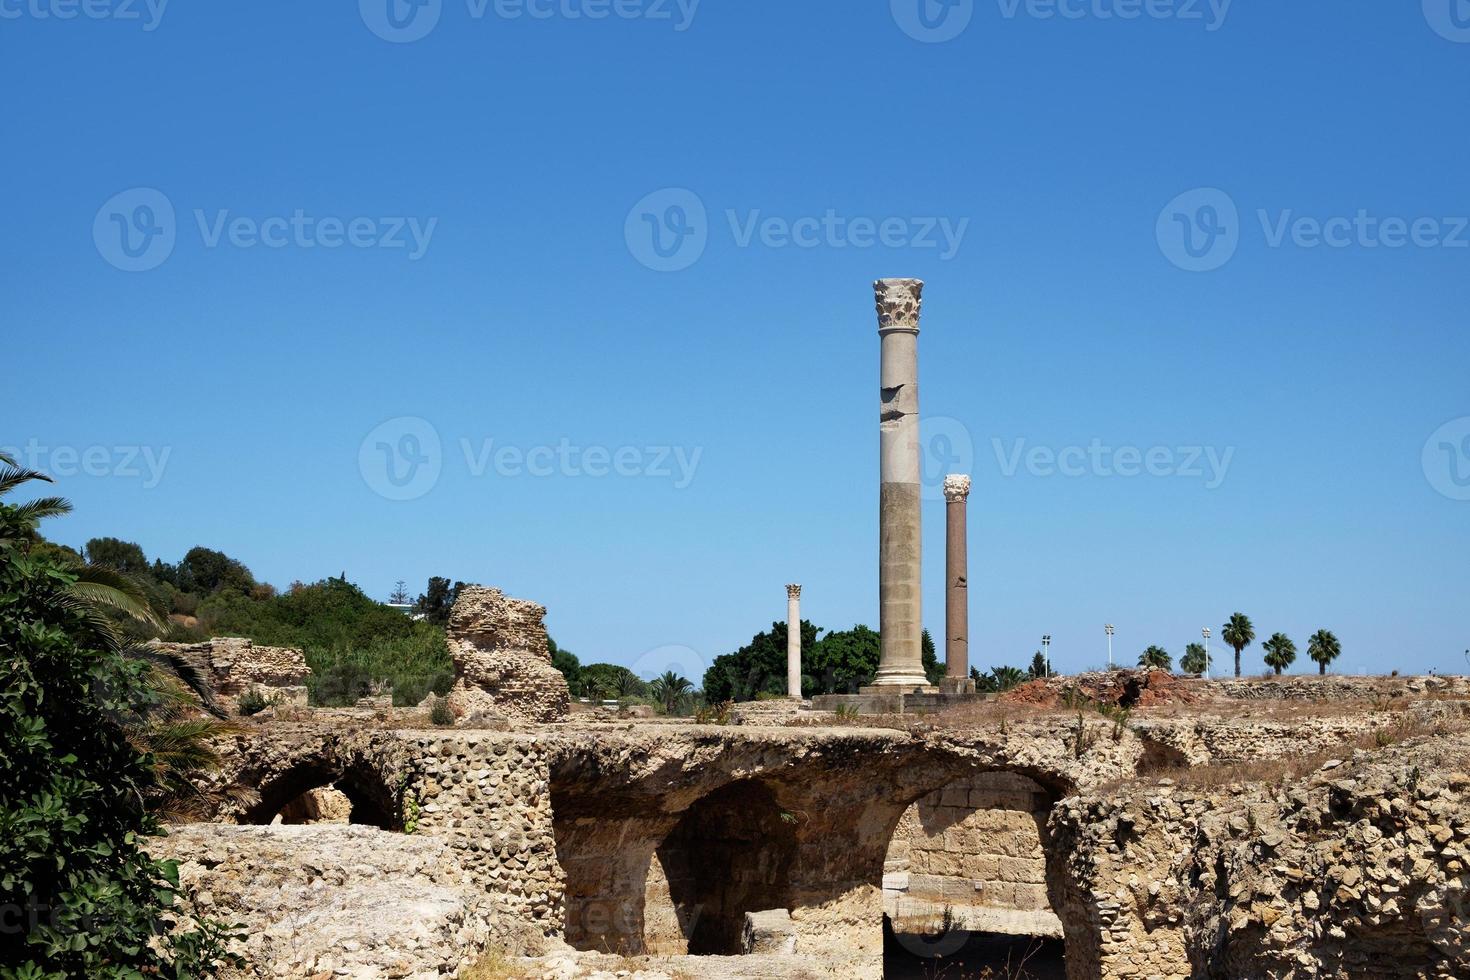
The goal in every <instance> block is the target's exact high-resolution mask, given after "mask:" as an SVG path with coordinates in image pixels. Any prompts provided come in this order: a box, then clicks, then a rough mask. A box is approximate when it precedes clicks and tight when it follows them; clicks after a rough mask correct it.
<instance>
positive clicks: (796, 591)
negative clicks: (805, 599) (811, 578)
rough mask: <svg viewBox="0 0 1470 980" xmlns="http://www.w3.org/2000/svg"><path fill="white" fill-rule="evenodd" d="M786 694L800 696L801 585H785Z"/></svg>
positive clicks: (793, 696) (798, 697)
mask: <svg viewBox="0 0 1470 980" xmlns="http://www.w3.org/2000/svg"><path fill="white" fill-rule="evenodd" d="M786 696H787V697H791V698H797V699H800V698H801V586H799V585H788V586H786Z"/></svg>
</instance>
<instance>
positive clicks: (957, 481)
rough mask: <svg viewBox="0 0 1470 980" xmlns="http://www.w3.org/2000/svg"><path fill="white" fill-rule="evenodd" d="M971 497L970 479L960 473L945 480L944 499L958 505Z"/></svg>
mask: <svg viewBox="0 0 1470 980" xmlns="http://www.w3.org/2000/svg"><path fill="white" fill-rule="evenodd" d="M969 496H970V478H969V477H968V476H964V475H963V474H960V473H951V474H950V475H949V476H946V477H945V478H944V499H945V500H948V501H949V502H950V503H958V502H959V501H961V500H964V499H966V498H967V497H969Z"/></svg>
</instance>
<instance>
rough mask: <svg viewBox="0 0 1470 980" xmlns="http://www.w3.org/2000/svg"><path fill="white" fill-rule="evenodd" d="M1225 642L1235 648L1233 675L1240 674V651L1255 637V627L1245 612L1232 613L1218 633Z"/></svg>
mask: <svg viewBox="0 0 1470 980" xmlns="http://www.w3.org/2000/svg"><path fill="white" fill-rule="evenodd" d="M1220 635H1221V636H1223V637H1224V638H1225V642H1226V643H1228V644H1230V645H1231V646H1232V647H1234V648H1235V676H1236V677H1239V676H1240V651H1242V650H1244V649H1245V648H1246V647H1248V646H1250V645H1251V642H1252V641H1253V640H1255V638H1256V628H1255V627H1254V626H1252V625H1251V618H1250V617H1249V616H1247V615H1246V614H1245V613H1233V614H1232V615H1231V617H1230V622H1228V623H1226V624H1225V628H1224V631H1223V632H1222V633H1221V634H1220Z"/></svg>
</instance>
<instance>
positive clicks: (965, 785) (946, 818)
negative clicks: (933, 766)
mask: <svg viewBox="0 0 1470 980" xmlns="http://www.w3.org/2000/svg"><path fill="white" fill-rule="evenodd" d="M1052 802H1053V797H1052V795H1051V794H1049V793H1047V792H1046V790H1045V789H1043V788H1042V787H1041V786H1040V785H1039V784H1038V783H1037V782H1035V781H1034V780H1032V779H1028V778H1027V777H1025V776H1022V775H1020V774H1018V773H1008V772H986V773H980V774H978V775H975V776H970V777H967V778H964V779H959V780H956V781H955V782H952V783H950V784H949V785H948V786H946V787H944V788H943V789H941V790H937V791H936V792H933V793H930V794H929V795H928V796H926V797H924V798H923V799H922V800H920V801H919V802H918V803H915V804H914V805H913V806H911V807H909V808H908V809H907V810H906V811H904V815H903V818H902V819H901V820H900V821H899V824H898V829H897V830H895V831H894V835H893V841H892V843H890V844H889V847H888V857H887V860H886V861H885V862H884V868H883V905H884V912H885V913H886V914H887V915H888V918H889V919H890V921H892V922H893V926H894V930H895V931H896V932H916V933H923V932H925V931H926V930H928V929H931V928H932V927H933V926H934V925H935V924H936V923H939V922H942V921H943V919H944V915H945V912H946V910H948V911H949V912H950V914H951V915H952V916H953V921H954V922H956V923H957V924H958V927H959V928H964V929H970V930H973V931H975V932H994V933H1003V934H1006V935H1017V936H1047V937H1052V938H1057V939H1060V938H1061V936H1062V925H1061V922H1060V920H1059V919H1058V918H1057V917H1056V915H1055V914H1054V913H1053V912H1052V911H1051V905H1050V903H1049V902H1048V899H1047V894H1046V854H1045V852H1044V850H1043V841H1044V839H1045V835H1046V820H1047V817H1048V815H1049V814H1050V813H1051V808H1052Z"/></svg>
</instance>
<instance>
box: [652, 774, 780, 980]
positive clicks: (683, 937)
mask: <svg viewBox="0 0 1470 980" xmlns="http://www.w3.org/2000/svg"><path fill="white" fill-rule="evenodd" d="M798 819H799V818H798V817H797V816H796V815H794V814H791V813H787V812H785V811H783V810H782V809H781V807H780V805H779V804H778V803H777V801H776V798H775V796H774V794H772V792H771V790H770V789H769V788H768V787H767V786H765V785H764V784H763V783H760V782H757V781H754V780H743V781H741V782H737V783H732V784H730V785H728V786H725V787H724V788H722V789H718V790H715V791H714V792H712V793H710V794H709V795H707V796H705V797H702V798H701V799H700V800H699V801H698V802H696V803H695V804H694V805H693V806H691V807H689V809H688V810H686V811H685V812H684V814H683V816H682V817H680V819H679V822H678V823H677V824H676V825H675V826H674V828H673V829H672V830H671V831H670V832H669V834H668V836H666V837H665V838H664V841H663V843H662V844H660V845H659V846H658V849H657V851H656V852H655V854H654V856H653V860H652V861H651V862H650V866H649V876H648V886H647V893H646V895H647V897H646V899H645V905H646V912H645V917H646V918H645V929H646V937H645V938H646V941H647V944H648V946H649V947H650V948H659V949H669V948H670V946H671V945H675V946H678V945H682V946H684V948H685V950H687V952H688V953H690V954H691V955H696V956H700V955H724V956H729V955H735V954H738V953H740V952H741V951H742V936H743V933H744V929H745V916H746V913H747V912H763V911H769V910H772V909H784V908H788V907H789V905H790V898H789V892H790V875H791V863H792V860H793V858H794V857H795V854H796V847H797V841H796V832H795V830H796V828H795V825H796V821H797V820H798ZM671 940H672V943H671Z"/></svg>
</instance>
